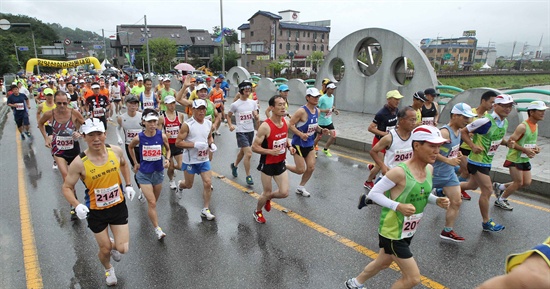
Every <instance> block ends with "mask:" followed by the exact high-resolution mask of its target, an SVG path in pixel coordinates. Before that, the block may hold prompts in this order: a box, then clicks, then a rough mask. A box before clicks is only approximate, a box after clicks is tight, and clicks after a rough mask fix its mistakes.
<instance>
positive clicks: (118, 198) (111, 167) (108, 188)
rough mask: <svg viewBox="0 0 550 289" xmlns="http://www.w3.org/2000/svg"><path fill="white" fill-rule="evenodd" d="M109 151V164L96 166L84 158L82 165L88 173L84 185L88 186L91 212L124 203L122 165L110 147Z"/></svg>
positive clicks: (88, 203)
mask: <svg viewBox="0 0 550 289" xmlns="http://www.w3.org/2000/svg"><path fill="white" fill-rule="evenodd" d="M106 149H107V155H108V158H107V162H105V163H104V164H103V165H100V166H96V165H95V164H94V163H92V161H90V160H89V159H88V156H86V155H84V156H83V157H82V164H83V165H84V170H85V171H86V176H85V178H84V180H82V181H83V182H84V185H85V186H86V197H85V200H86V206H87V207H88V208H90V210H104V209H108V208H111V207H114V206H116V205H118V204H120V203H122V202H123V201H124V194H123V193H122V189H121V183H122V180H121V178H120V172H119V169H120V163H119V161H118V158H117V157H116V155H115V153H114V152H113V150H112V149H111V148H110V147H106Z"/></svg>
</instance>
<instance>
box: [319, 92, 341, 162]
mask: <svg viewBox="0 0 550 289" xmlns="http://www.w3.org/2000/svg"><path fill="white" fill-rule="evenodd" d="M335 89H336V85H334V83H329V84H327V86H326V92H325V94H323V95H322V96H321V98H319V104H318V105H317V107H318V108H319V112H320V117H319V126H320V127H321V128H326V129H328V130H329V131H330V134H329V138H328V141H327V142H326V143H325V147H324V148H323V153H324V154H325V155H326V156H327V157H331V156H332V154H331V153H330V150H329V147H330V145H332V144H333V143H334V142H335V141H336V129H334V124H333V123H332V113H334V114H335V115H338V114H339V113H340V112H339V111H338V110H337V109H336V107H335V106H334V95H333V93H334V90H335ZM321 137H322V135H317V137H316V138H315V142H314V146H315V148H317V144H318V143H319V141H320V140H321ZM315 156H317V152H315Z"/></svg>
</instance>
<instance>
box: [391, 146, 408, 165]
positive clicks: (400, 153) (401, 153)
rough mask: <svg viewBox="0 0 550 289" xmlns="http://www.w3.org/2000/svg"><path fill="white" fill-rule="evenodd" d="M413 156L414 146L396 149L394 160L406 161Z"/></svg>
mask: <svg viewBox="0 0 550 289" xmlns="http://www.w3.org/2000/svg"><path fill="white" fill-rule="evenodd" d="M412 156H413V150H412V148H408V149H401V150H396V151H395V156H394V158H393V160H394V161H395V162H400V163H401V162H404V161H406V160H408V159H410V158H412Z"/></svg>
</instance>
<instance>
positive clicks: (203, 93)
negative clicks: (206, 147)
mask: <svg viewBox="0 0 550 289" xmlns="http://www.w3.org/2000/svg"><path fill="white" fill-rule="evenodd" d="M196 93H197V97H198V98H199V99H202V100H204V101H206V116H205V117H204V118H205V119H207V120H209V121H211V122H212V127H213V128H214V127H216V125H218V126H219V125H220V122H221V113H218V111H217V110H216V109H215V107H214V104H213V103H212V102H211V101H210V100H209V99H208V87H207V86H206V84H204V83H202V84H199V85H198V86H197V90H196ZM213 130H214V129H213ZM216 135H220V133H216V132H215V131H214V132H212V138H216ZM213 158H214V153H213V152H212V151H210V152H209V159H210V161H212V159H213ZM212 189H214V187H212Z"/></svg>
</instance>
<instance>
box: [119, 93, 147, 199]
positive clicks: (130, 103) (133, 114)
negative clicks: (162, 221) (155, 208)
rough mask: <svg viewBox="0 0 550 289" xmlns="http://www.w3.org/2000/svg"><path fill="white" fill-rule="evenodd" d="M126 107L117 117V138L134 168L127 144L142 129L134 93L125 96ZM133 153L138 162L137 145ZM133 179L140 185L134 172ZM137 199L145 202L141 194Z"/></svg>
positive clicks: (139, 156) (137, 101)
mask: <svg viewBox="0 0 550 289" xmlns="http://www.w3.org/2000/svg"><path fill="white" fill-rule="evenodd" d="M126 108H127V111H126V113H124V114H122V115H120V116H118V117H117V123H118V126H117V138H118V144H119V145H122V144H124V147H125V149H126V155H127V156H128V160H130V165H131V167H132V169H134V166H135V164H134V159H132V157H131V156H130V151H129V148H128V145H129V144H130V143H131V142H132V140H133V139H134V137H136V136H137V135H138V134H139V133H140V132H142V131H143V127H142V126H141V112H139V111H138V109H139V99H138V98H137V97H136V96H135V95H130V96H128V97H126ZM121 134H122V135H123V136H124V140H123V139H122V137H121ZM134 154H135V156H136V161H138V163H139V161H140V159H141V154H140V150H139V147H137V146H136V147H134ZM134 180H135V181H136V185H137V186H138V188H139V187H140V186H139V183H138V180H137V176H136V175H135V174H134ZM138 199H139V200H140V201H141V202H142V203H144V202H145V198H144V197H143V194H141V195H139V196H138Z"/></svg>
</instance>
